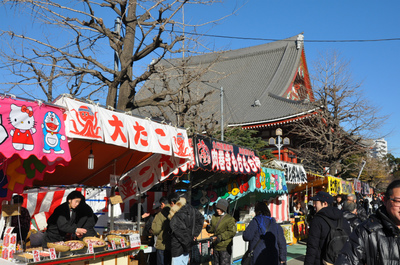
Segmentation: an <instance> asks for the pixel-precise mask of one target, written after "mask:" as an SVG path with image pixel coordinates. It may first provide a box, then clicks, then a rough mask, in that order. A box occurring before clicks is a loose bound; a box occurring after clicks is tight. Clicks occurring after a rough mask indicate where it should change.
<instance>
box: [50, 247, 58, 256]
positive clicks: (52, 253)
mask: <svg viewBox="0 0 400 265" xmlns="http://www.w3.org/2000/svg"><path fill="white" fill-rule="evenodd" d="M49 251H50V259H56V258H57V254H56V249H55V248H49Z"/></svg>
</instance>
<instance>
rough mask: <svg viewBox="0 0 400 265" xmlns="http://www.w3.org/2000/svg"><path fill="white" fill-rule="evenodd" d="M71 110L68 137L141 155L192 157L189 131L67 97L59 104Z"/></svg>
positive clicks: (68, 110)
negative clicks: (131, 150) (142, 153)
mask: <svg viewBox="0 0 400 265" xmlns="http://www.w3.org/2000/svg"><path fill="white" fill-rule="evenodd" d="M56 103H57V104H59V105H61V106H65V107H66V108H67V112H66V116H65V125H66V134H67V136H68V137H71V138H81V139H88V140H97V141H102V142H105V143H107V144H113V145H119V146H124V147H127V148H130V149H133V150H138V151H141V152H148V153H156V154H164V155H168V156H172V155H174V156H175V157H181V158H185V159H186V158H189V156H190V152H189V151H190V150H189V143H188V137H187V133H186V130H184V129H179V128H175V127H172V126H169V125H164V124H160V123H157V122H153V121H151V120H149V119H143V118H139V117H135V116H131V115H127V114H125V113H121V112H116V111H111V110H107V109H105V108H102V107H100V106H98V105H92V104H88V103H85V102H81V101H78V100H74V99H71V98H67V97H62V98H60V99H59V100H57V101H56Z"/></svg>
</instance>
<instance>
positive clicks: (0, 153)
mask: <svg viewBox="0 0 400 265" xmlns="http://www.w3.org/2000/svg"><path fill="white" fill-rule="evenodd" d="M0 160H1V161H3V162H5V163H1V165H0V179H1V180H2V181H1V182H0V201H1V200H4V199H6V200H10V199H11V196H12V194H13V193H22V192H23V190H24V187H25V186H32V183H33V181H34V180H35V179H38V180H41V179H43V175H44V173H46V172H52V171H54V170H55V168H56V166H57V165H59V164H62V165H64V166H66V165H68V162H69V161H70V160H71V154H70V151H69V146H68V141H67V137H66V135H65V126H64V122H63V110H62V109H61V108H60V107H54V106H49V105H45V104H43V103H39V102H35V101H33V102H30V101H26V100H18V99H14V98H9V97H1V98H0Z"/></svg>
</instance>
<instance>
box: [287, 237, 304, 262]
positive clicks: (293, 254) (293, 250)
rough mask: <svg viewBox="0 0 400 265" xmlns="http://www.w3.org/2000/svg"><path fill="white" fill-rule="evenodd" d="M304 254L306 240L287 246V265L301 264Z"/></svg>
mask: <svg viewBox="0 0 400 265" xmlns="http://www.w3.org/2000/svg"><path fill="white" fill-rule="evenodd" d="M305 254H306V242H304V241H299V242H298V243H297V244H294V245H289V246H288V247H287V265H300V264H301V265H303V264H304V256H305Z"/></svg>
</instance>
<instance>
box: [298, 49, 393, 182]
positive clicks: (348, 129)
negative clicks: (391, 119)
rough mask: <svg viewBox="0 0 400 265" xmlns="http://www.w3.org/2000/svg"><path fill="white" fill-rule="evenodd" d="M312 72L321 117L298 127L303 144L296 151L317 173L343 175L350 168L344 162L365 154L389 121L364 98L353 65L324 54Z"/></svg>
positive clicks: (338, 55) (337, 55) (302, 122)
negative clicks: (325, 171) (355, 80)
mask: <svg viewBox="0 0 400 265" xmlns="http://www.w3.org/2000/svg"><path fill="white" fill-rule="evenodd" d="M313 66H314V67H313V68H314V69H313V71H311V75H312V82H313V91H314V95H315V98H316V101H315V102H312V103H311V104H315V106H314V107H315V108H316V109H318V111H317V114H316V115H314V116H312V117H310V118H309V119H305V120H303V121H301V122H299V123H298V124H297V126H295V127H294V129H293V133H295V134H297V136H298V137H297V139H299V140H300V143H299V144H298V148H297V149H296V150H295V151H296V152H297V153H298V155H299V157H300V158H301V159H302V160H303V163H304V164H306V165H308V166H311V167H313V168H314V169H316V170H320V171H323V170H324V169H327V168H329V169H330V174H333V175H340V174H342V173H343V172H345V171H346V170H347V168H348V167H350V166H351V165H350V164H346V165H345V163H344V161H345V160H346V159H348V158H350V157H351V156H353V155H357V154H364V153H365V152H366V148H367V147H368V145H366V143H367V141H366V140H368V139H374V138H377V137H378V136H377V134H376V132H377V130H376V129H377V128H379V126H380V125H381V124H382V123H383V122H384V121H385V119H386V117H383V116H379V115H378V111H379V109H378V108H376V107H374V106H373V105H371V104H370V103H369V102H368V101H367V100H366V99H365V97H364V94H363V91H362V88H361V83H357V82H354V81H353V80H352V77H351V73H350V71H349V66H350V65H349V61H346V60H344V59H343V58H342V57H341V56H340V54H338V53H337V52H327V53H325V54H320V56H319V59H318V60H317V61H316V62H315V64H314V65H313Z"/></svg>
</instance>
